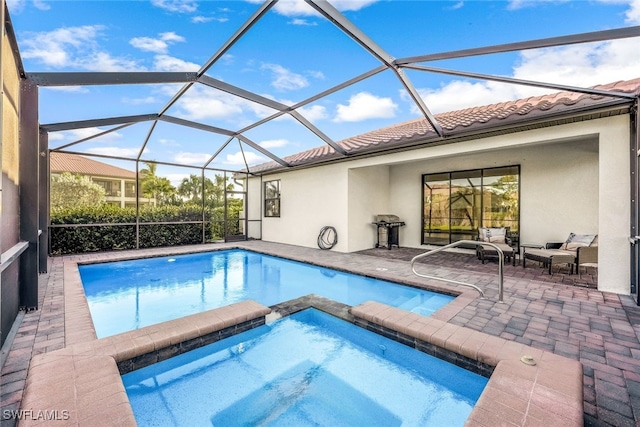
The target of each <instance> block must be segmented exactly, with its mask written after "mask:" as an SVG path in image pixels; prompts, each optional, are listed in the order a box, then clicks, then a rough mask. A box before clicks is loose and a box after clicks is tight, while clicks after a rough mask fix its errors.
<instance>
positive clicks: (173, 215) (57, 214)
mask: <svg viewBox="0 0 640 427" xmlns="http://www.w3.org/2000/svg"><path fill="white" fill-rule="evenodd" d="M238 214H239V210H237V209H229V210H228V212H227V215H228V219H229V221H228V223H229V232H230V234H238V233H239V230H238V221H237V218H238ZM234 215H235V217H234ZM234 218H235V220H234ZM202 219H203V215H202V208H201V207H200V206H196V205H184V206H160V207H143V208H141V209H140V223H139V247H140V248H152V247H159V246H177V245H188V244H197V243H202V237H203V236H202V223H201V222H200V223H189V222H188V221H202ZM204 220H205V236H204V239H205V241H206V242H210V241H212V240H216V239H220V238H222V237H223V236H224V210H223V209H222V208H213V209H210V208H207V209H205V212H204ZM135 222H136V211H135V208H120V207H117V206H112V205H102V206H74V207H62V208H56V209H52V211H51V224H52V225H53V226H54V227H52V228H51V233H50V236H51V253H52V254H55V255H61V254H73V253H83V252H97V251H110V250H120V249H135V248H136V226H135ZM161 222H175V224H154V223H161ZM74 224H100V225H89V226H88V225H79V226H75V227H55V225H74ZM118 224H122V225H118Z"/></svg>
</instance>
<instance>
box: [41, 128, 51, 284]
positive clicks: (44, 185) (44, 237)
mask: <svg viewBox="0 0 640 427" xmlns="http://www.w3.org/2000/svg"><path fill="white" fill-rule="evenodd" d="M38 151H39V154H40V161H39V163H38V210H39V212H38V230H39V231H40V238H39V239H38V240H39V246H38V271H39V272H40V273H46V272H47V259H48V256H49V194H50V183H49V176H50V174H49V134H48V133H47V132H40V141H39V147H38Z"/></svg>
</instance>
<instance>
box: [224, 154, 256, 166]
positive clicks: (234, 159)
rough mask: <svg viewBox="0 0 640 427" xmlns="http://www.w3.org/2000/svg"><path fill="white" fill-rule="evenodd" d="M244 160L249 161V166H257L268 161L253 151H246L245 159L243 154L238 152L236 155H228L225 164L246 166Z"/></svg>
mask: <svg viewBox="0 0 640 427" xmlns="http://www.w3.org/2000/svg"><path fill="white" fill-rule="evenodd" d="M244 159H246V160H247V164H249V165H255V164H257V163H261V162H264V161H266V158H264V157H263V156H260V155H258V154H256V153H254V152H252V151H245V152H244V157H243V155H242V152H241V151H238V152H237V153H234V154H227V155H226V156H225V161H224V162H223V163H224V164H226V165H234V166H244Z"/></svg>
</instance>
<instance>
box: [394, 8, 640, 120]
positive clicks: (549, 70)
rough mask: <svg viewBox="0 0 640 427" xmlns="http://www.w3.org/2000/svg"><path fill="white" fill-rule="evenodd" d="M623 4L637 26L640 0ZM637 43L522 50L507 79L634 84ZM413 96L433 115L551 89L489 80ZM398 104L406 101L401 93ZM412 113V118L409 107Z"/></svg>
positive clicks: (639, 64)
mask: <svg viewBox="0 0 640 427" xmlns="http://www.w3.org/2000/svg"><path fill="white" fill-rule="evenodd" d="M614 1H617V0H614ZM628 4H629V9H628V10H627V13H626V16H627V22H629V23H630V24H640V0H633V1H631V2H629V3H628ZM638 43H639V41H638V38H629V39H619V40H611V41H606V42H598V43H584V44H576V45H569V46H561V47H554V48H545V49H533V50H526V51H523V52H521V53H520V55H519V58H518V61H517V62H516V63H515V64H514V66H513V69H512V73H511V77H514V78H517V79H522V80H532V81H539V82H546V83H556V84H561V85H567V86H578V87H588V86H595V85H598V84H606V83H612V82H616V81H619V80H630V79H634V78H637V77H638V76H640V57H638V54H637V52H638ZM419 92H420V94H421V96H422V98H423V99H424V100H425V103H426V104H427V106H428V107H429V109H430V110H431V111H432V112H434V113H438V112H445V111H453V110H458V109H462V108H468V107H471V106H478V105H487V104H491V103H496V102H503V101H508V100H512V99H519V98H526V97H528V96H535V95H540V94H545V93H549V92H552V90H551V89H544V88H535V87H530V86H519V85H514V84H506V83H504V84H503V83H496V82H491V81H486V82H485V81H474V82H473V83H471V82H469V81H463V80H455V81H453V82H451V83H448V84H446V85H444V86H442V87H440V88H438V89H420V90H419ZM460 94H464V96H460ZM403 99H404V100H409V99H408V97H407V96H406V93H405V94H403ZM412 109H413V111H414V112H415V113H418V110H417V109H416V108H415V106H414V107H413V108H412Z"/></svg>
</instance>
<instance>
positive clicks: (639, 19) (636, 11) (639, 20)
mask: <svg viewBox="0 0 640 427" xmlns="http://www.w3.org/2000/svg"><path fill="white" fill-rule="evenodd" d="M626 17H627V22H628V23H629V24H633V25H640V0H632V1H631V3H629V10H627V12H626Z"/></svg>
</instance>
